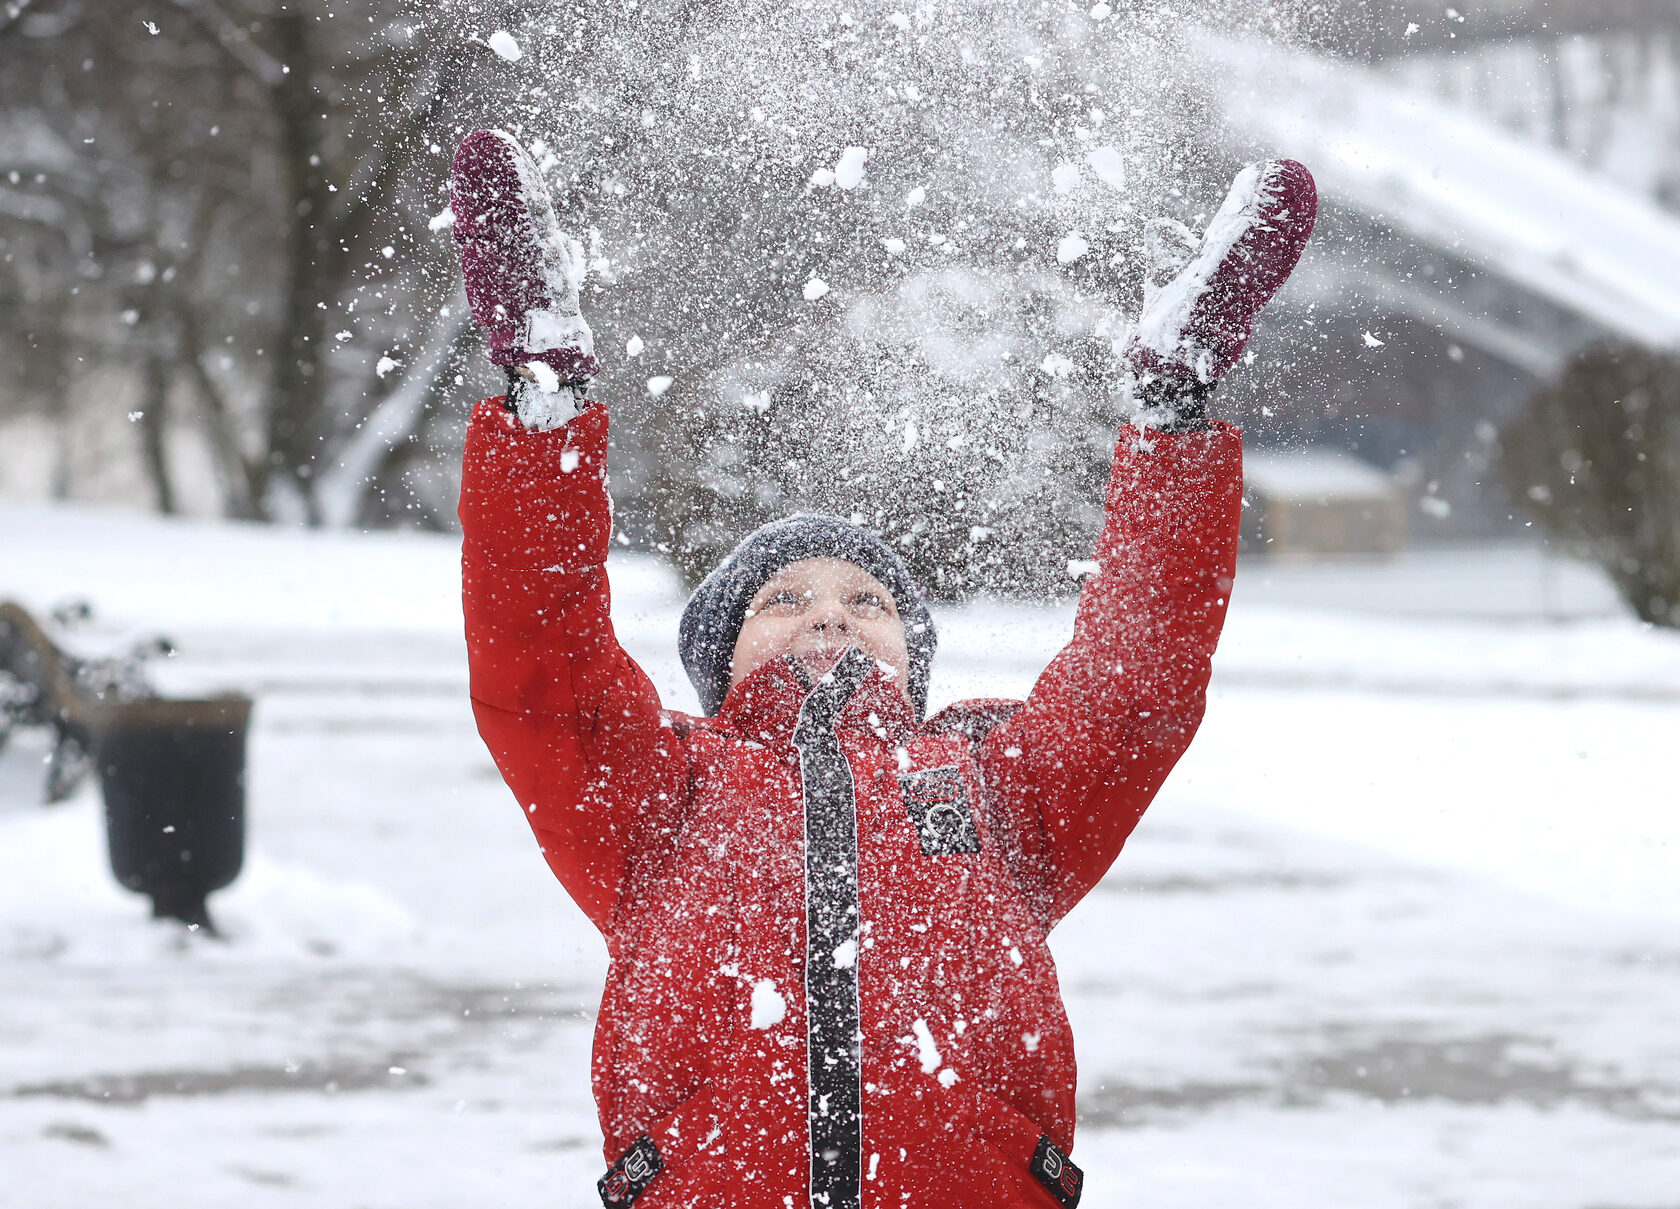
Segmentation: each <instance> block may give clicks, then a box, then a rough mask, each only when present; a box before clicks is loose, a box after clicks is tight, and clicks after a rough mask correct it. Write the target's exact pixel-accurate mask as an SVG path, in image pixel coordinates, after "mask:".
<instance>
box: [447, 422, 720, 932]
mask: <svg viewBox="0 0 1680 1209" xmlns="http://www.w3.org/2000/svg"><path fill="white" fill-rule="evenodd" d="M606 469H607V415H606V411H605V410H604V409H603V408H601V407H600V406H598V405H596V406H592V407H590V408H588V409H587V410H585V411H584V412H583V414H582V415H580V416H578V417H577V418H576V419H574V420H572V421H571V422H570V423H568V424H566V425H565V426H564V427H562V428H559V429H557V430H555V431H553V432H548V433H537V432H529V431H527V430H526V429H525V428H524V427H523V426H522V425H521V424H519V422H518V421H517V420H516V419H515V418H514V417H513V416H512V415H511V414H510V413H509V412H508V411H507V410H506V408H505V407H504V406H503V405H502V401H501V400H500V399H499V398H498V399H487V400H485V401H484V402H483V403H480V404H479V406H478V408H477V409H476V410H475V412H474V413H473V417H472V420H471V422H470V423H469V425H468V428H467V441H466V452H465V455H464V458H463V463H462V470H461V507H460V515H461V528H462V532H463V542H462V552H461V580H462V597H463V606H464V612H465V619H466V632H467V659H468V664H469V668H470V674H471V686H472V704H473V712H474V715H475V716H476V717H477V720H478V730H479V734H480V735H482V736H483V738H484V742H485V743H486V745H487V746H488V747H489V748H490V752H491V754H492V755H493V756H494V757H495V760H496V766H497V768H499V769H500V770H501V773H502V777H503V779H505V780H506V781H507V784H508V787H509V788H510V789H512V790H513V793H514V796H515V797H516V798H517V799H518V801H519V804H520V805H521V806H522V807H523V808H524V810H525V814H526V818H527V820H528V821H529V822H530V824H531V827H532V829H533V830H534V831H535V832H536V836H537V842H538V843H539V844H540V845H541V846H542V851H543V855H544V856H545V857H546V858H547V860H548V863H549V866H550V868H552V869H553V870H554V872H555V875H556V876H558V877H559V879H560V881H561V882H562V883H563V884H564V885H565V887H566V890H567V891H568V892H569V893H570V894H571V896H572V897H573V898H574V899H576V900H577V902H578V905H579V906H581V907H582V908H583V910H584V912H585V913H586V914H588V916H589V917H590V919H592V920H593V921H594V922H595V924H596V925H597V926H598V927H600V928H601V929H602V930H603V931H606V930H607V929H608V927H609V923H610V920H611V918H612V914H613V911H614V909H615V907H616V906H617V905H618V903H619V901H620V898H621V896H622V894H623V891H624V887H625V885H626V883H627V881H628V879H629V877H630V876H631V874H632V872H633V868H634V865H635V863H636V859H637V857H638V856H643V855H646V854H648V853H649V852H651V851H654V850H656V849H659V848H660V847H661V846H662V845H663V844H664V843H665V842H666V841H667V840H668V839H669V836H670V834H671V830H672V827H673V826H674V822H673V820H675V819H676V818H677V817H678V815H679V813H680V811H681V809H682V805H683V800H684V798H685V797H686V793H687V783H688V776H687V770H686V767H685V755H684V752H683V748H682V745H681V743H680V741H679V740H678V738H677V737H676V735H675V732H673V730H672V729H671V726H670V719H669V717H668V715H666V714H664V713H663V712H662V711H661V709H660V706H659V697H658V693H657V692H656V691H655V689H654V687H653V684H652V682H651V681H649V679H648V678H647V676H646V675H645V674H644V673H643V672H642V670H641V668H639V667H637V666H636V663H635V661H634V660H632V659H631V658H630V656H629V655H628V654H626V653H625V651H624V649H623V648H622V647H621V646H619V644H618V639H617V637H616V636H615V635H614V633H613V627H612V622H611V620H610V619H609V616H608V608H609V604H610V601H609V595H608V588H607V574H606V566H605V564H606V557H607V546H608V538H609V537H610V536H611V532H612V505H611V503H610V501H609V499H608V496H607V482H606Z"/></svg>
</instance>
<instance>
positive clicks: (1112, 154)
mask: <svg viewBox="0 0 1680 1209" xmlns="http://www.w3.org/2000/svg"><path fill="white" fill-rule="evenodd" d="M1085 162H1086V163H1088V164H1090V165H1091V171H1092V172H1093V173H1095V174H1096V177H1097V179H1098V180H1100V181H1101V182H1102V183H1103V184H1105V185H1107V186H1108V187H1109V188H1110V189H1113V190H1114V191H1115V192H1116V193H1124V192H1125V191H1126V158H1125V157H1124V156H1123V155H1121V154H1120V153H1119V152H1118V151H1116V150H1115V149H1114V148H1113V147H1093V148H1092V149H1091V153H1090V154H1089V155H1087V156H1086V157H1085Z"/></svg>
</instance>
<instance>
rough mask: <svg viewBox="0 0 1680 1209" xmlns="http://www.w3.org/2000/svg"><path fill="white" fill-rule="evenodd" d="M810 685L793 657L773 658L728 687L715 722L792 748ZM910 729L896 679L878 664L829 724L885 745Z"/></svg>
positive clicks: (908, 710) (757, 739) (907, 709)
mask: <svg viewBox="0 0 1680 1209" xmlns="http://www.w3.org/2000/svg"><path fill="white" fill-rule="evenodd" d="M831 675H832V673H831ZM812 689H813V686H812V685H811V683H810V679H809V673H807V672H806V670H805V668H804V667H803V666H802V665H801V664H800V663H799V662H798V661H797V660H795V659H794V658H793V657H792V656H785V657H783V658H781V659H772V660H770V661H769V662H767V663H766V664H764V666H763V667H761V668H759V669H758V670H757V671H755V672H753V674H752V675H750V676H748V677H747V678H746V679H745V680H743V681H741V683H739V684H737V685H736V686H735V687H734V688H732V689H730V690H729V695H728V696H727V697H725V698H724V699H723V705H722V707H721V708H720V709H719V710H718V712H717V719H716V721H717V723H718V724H719V725H721V726H724V727H727V728H729V729H730V730H733V731H736V732H737V733H739V734H740V735H741V736H742V737H743V738H747V739H752V740H754V741H755V742H758V743H763V744H764V745H765V746H767V747H771V748H775V749H778V750H779V749H783V748H788V749H791V748H792V746H793V730H794V727H795V726H796V725H797V724H798V722H799V710H800V707H801V706H802V705H804V704H805V699H806V698H807V697H808V696H810V695H811V692H812ZM915 728H916V718H915V712H914V711H913V710H912V709H911V707H910V701H909V698H907V697H906V696H905V695H904V690H903V688H902V687H901V682H900V681H897V680H889V679H887V678H886V676H884V675H882V674H881V669H880V668H879V667H878V666H871V667H870V668H869V669H868V672H867V674H866V675H865V676H864V677H863V680H862V683H860V684H859V685H858V687H857V689H856V690H855V691H854V692H853V693H852V694H851V696H850V698H849V699H848V700H847V701H846V703H845V704H844V705H843V706H841V708H840V712H839V715H838V717H837V718H836V720H835V725H834V729H835V730H836V731H837V732H840V733H844V732H847V731H852V732H861V733H863V734H870V735H873V736H875V737H876V738H878V739H880V740H881V741H882V742H888V743H898V742H901V741H902V740H903V739H904V738H905V737H906V736H907V735H909V734H910V733H911V732H913V731H914V730H915Z"/></svg>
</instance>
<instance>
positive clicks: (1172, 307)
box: [1124, 160, 1318, 431]
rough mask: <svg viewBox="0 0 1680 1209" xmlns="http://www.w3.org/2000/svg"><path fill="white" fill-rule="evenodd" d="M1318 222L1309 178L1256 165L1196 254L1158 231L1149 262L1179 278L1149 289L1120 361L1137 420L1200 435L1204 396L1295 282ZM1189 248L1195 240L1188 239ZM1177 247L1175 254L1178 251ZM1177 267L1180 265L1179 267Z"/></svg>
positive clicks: (1285, 163)
mask: <svg viewBox="0 0 1680 1209" xmlns="http://www.w3.org/2000/svg"><path fill="white" fill-rule="evenodd" d="M1317 221H1318V189H1317V187H1316V186H1315V185H1314V184H1313V178H1312V173H1310V172H1308V171H1307V170H1306V168H1305V167H1303V166H1302V165H1300V164H1298V163H1296V162H1295V161H1294V160H1267V161H1265V162H1263V163H1259V164H1250V165H1249V166H1248V167H1246V168H1244V169H1243V170H1242V171H1241V172H1240V173H1238V174H1237V179H1236V180H1235V181H1234V182H1232V185H1231V192H1230V193H1229V194H1228V195H1227V196H1226V198H1225V204H1224V205H1223V206H1221V207H1220V208H1219V213H1218V214H1215V215H1214V216H1213V221H1212V222H1211V223H1209V224H1208V228H1207V230H1206V231H1205V232H1204V233H1203V234H1202V238H1201V242H1200V245H1199V246H1195V247H1194V248H1191V247H1186V246H1184V243H1185V239H1184V237H1185V236H1188V232H1184V230H1183V228H1181V227H1177V225H1176V224H1169V227H1173V228H1176V230H1177V232H1179V233H1180V234H1179V236H1178V237H1177V238H1175V235H1174V231H1173V230H1170V229H1163V230H1154V231H1152V232H1151V236H1152V239H1153V240H1154V241H1155V243H1156V244H1157V245H1159V247H1152V255H1154V256H1155V257H1156V258H1157V259H1158V260H1163V261H1165V262H1166V263H1167V264H1169V265H1170V266H1171V267H1172V268H1174V269H1177V272H1176V274H1175V275H1174V276H1173V277H1172V278H1171V279H1170V280H1169V281H1167V282H1165V283H1164V284H1162V285H1154V284H1150V285H1146V286H1145V288H1144V301H1143V313H1142V314H1141V315H1140V316H1139V317H1138V322H1137V327H1136V329H1135V330H1134V331H1133V332H1132V335H1131V339H1130V340H1129V342H1128V343H1127V345H1126V350H1125V353H1124V361H1125V368H1126V375H1127V377H1128V379H1129V380H1130V384H1131V388H1132V397H1133V399H1134V400H1135V401H1136V402H1137V404H1138V405H1139V408H1140V413H1139V414H1140V419H1141V420H1142V421H1143V422H1144V423H1145V424H1146V425H1148V426H1149V427H1153V428H1161V429H1166V430H1169V431H1171V430H1173V429H1175V428H1182V427H1198V426H1199V425H1200V420H1201V414H1202V410H1203V407H1204V406H1205V404H1206V401H1207V396H1208V395H1209V394H1210V393H1211V392H1212V390H1213V387H1214V386H1215V385H1216V384H1217V383H1218V382H1219V380H1220V379H1221V378H1223V377H1224V376H1225V374H1226V373H1227V372H1229V370H1230V368H1231V367H1232V366H1233V365H1235V364H1236V363H1237V358H1238V357H1239V356H1240V355H1241V354H1242V351H1243V346H1244V345H1246V344H1247V343H1248V337H1249V334H1250V333H1251V332H1252V331H1253V330H1254V321H1255V319H1256V318H1257V317H1258V316H1259V314H1260V311H1261V308H1263V307H1264V306H1265V305H1266V304H1267V303H1268V302H1270V301H1271V300H1272V295H1274V294H1276V293H1277V292H1278V290H1279V288H1281V287H1282V285H1283V283H1284V282H1285V281H1287V280H1289V274H1290V273H1292V272H1294V270H1295V265H1296V264H1297V263H1298V262H1299V261H1300V259H1301V253H1302V252H1303V251H1305V250H1306V246H1307V240H1308V238H1309V237H1310V236H1311V235H1312V231H1313V224H1314V223H1316V222H1317ZM1191 238H1192V239H1193V237H1191ZM1175 245H1177V246H1175ZM1179 264H1183V267H1182V268H1179V267H1178V266H1179Z"/></svg>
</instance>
